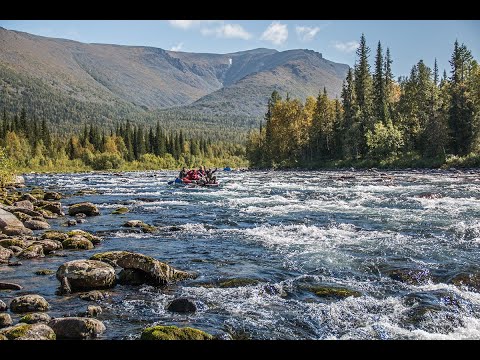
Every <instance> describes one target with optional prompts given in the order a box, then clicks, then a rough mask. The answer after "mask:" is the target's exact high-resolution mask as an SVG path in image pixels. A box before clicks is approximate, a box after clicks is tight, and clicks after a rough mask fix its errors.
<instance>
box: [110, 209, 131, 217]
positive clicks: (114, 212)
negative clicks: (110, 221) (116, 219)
mask: <svg viewBox="0 0 480 360" xmlns="http://www.w3.org/2000/svg"><path fill="white" fill-rule="evenodd" d="M128 212H129V210H128V208H127V207H119V208H117V209H115V210H114V211H113V212H112V214H113V215H121V214H126V213H128Z"/></svg>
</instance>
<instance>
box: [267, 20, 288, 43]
mask: <svg viewBox="0 0 480 360" xmlns="http://www.w3.org/2000/svg"><path fill="white" fill-rule="evenodd" d="M287 38H288V29H287V25H286V24H280V22H278V21H275V22H272V23H271V24H270V25H268V27H267V29H266V30H265V31H264V32H263V34H262V36H261V37H260V40H266V41H270V42H272V43H273V44H275V45H281V44H283V43H284V42H285V41H287Z"/></svg>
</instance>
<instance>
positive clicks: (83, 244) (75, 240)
mask: <svg viewBox="0 0 480 360" xmlns="http://www.w3.org/2000/svg"><path fill="white" fill-rule="evenodd" d="M62 246H63V248H64V249H84V250H91V249H93V248H94V246H93V244H92V242H91V241H90V240H88V239H86V238H85V237H83V236H80V235H74V236H72V237H70V238H68V239H67V240H64V241H63V242H62Z"/></svg>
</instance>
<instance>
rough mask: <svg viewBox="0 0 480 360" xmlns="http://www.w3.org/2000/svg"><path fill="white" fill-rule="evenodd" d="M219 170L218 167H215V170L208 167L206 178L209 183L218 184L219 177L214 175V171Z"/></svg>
mask: <svg viewBox="0 0 480 360" xmlns="http://www.w3.org/2000/svg"><path fill="white" fill-rule="evenodd" d="M217 170H218V169H217V168H215V170H213V171H212V169H208V170H207V171H206V175H205V178H206V180H207V184H216V183H217V177H216V176H214V175H213V173H214V172H215V171H217Z"/></svg>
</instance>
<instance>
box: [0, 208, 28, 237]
mask: <svg viewBox="0 0 480 360" xmlns="http://www.w3.org/2000/svg"><path fill="white" fill-rule="evenodd" d="M0 210H1V209H0ZM15 219H16V218H15ZM17 220H18V219H17ZM19 221H20V220H19ZM20 224H22V223H21V222H20ZM2 232H3V233H4V234H5V235H8V236H28V235H33V231H32V230H30V229H27V228H26V227H25V226H23V224H22V226H15V227H13V226H5V227H4V228H3V229H2Z"/></svg>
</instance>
